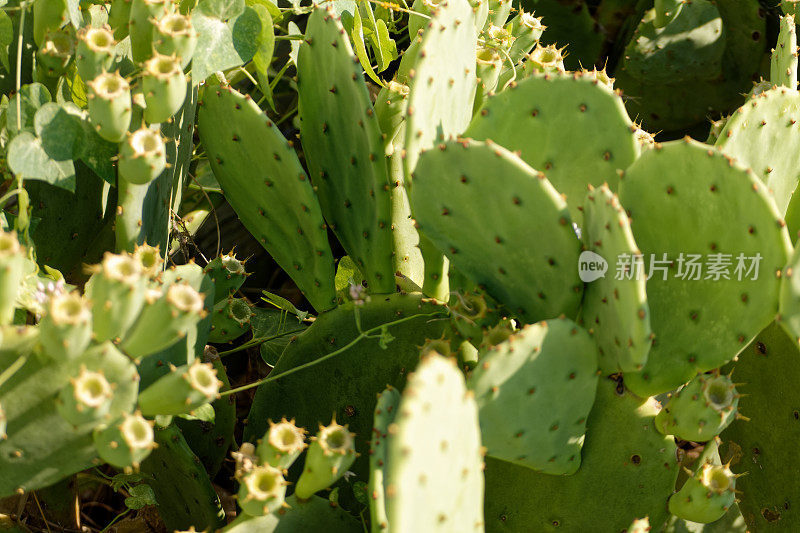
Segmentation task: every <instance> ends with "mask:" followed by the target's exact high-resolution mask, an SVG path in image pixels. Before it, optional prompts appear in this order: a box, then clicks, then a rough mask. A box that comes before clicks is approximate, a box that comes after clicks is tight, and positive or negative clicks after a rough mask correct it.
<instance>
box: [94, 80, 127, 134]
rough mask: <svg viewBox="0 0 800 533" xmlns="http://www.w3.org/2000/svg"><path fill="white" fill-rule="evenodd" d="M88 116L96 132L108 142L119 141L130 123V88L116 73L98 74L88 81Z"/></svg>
mask: <svg viewBox="0 0 800 533" xmlns="http://www.w3.org/2000/svg"><path fill="white" fill-rule="evenodd" d="M88 87H89V91H88V93H89V94H88V100H89V117H90V118H91V119H92V122H93V123H94V124H95V127H96V128H97V133H98V135H100V137H102V138H103V139H105V140H107V141H109V142H121V141H122V140H123V139H125V135H126V134H127V133H128V128H129V127H130V125H131V114H132V109H133V108H132V102H131V89H130V86H129V85H128V82H127V81H125V78H123V77H122V76H120V75H119V74H118V73H110V72H106V73H103V74H100V75H99V76H98V77H96V78H95V79H94V80H92V81H90V82H89V83H88Z"/></svg>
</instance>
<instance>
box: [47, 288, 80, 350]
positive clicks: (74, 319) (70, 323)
mask: <svg viewBox="0 0 800 533" xmlns="http://www.w3.org/2000/svg"><path fill="white" fill-rule="evenodd" d="M39 340H40V342H41V343H42V348H43V349H44V353H45V354H46V355H47V356H48V357H49V358H51V359H54V360H56V361H60V360H63V359H74V358H76V357H78V356H80V355H81V354H82V353H83V352H84V351H85V350H86V348H87V347H88V346H89V343H90V342H91V340H92V313H91V311H90V306H89V304H88V302H86V301H85V300H84V299H83V297H81V295H80V294H78V293H77V292H70V293H61V294H57V295H55V296H53V297H52V298H50V302H49V303H48V306H47V313H46V314H45V315H44V317H42V320H41V321H40V322H39Z"/></svg>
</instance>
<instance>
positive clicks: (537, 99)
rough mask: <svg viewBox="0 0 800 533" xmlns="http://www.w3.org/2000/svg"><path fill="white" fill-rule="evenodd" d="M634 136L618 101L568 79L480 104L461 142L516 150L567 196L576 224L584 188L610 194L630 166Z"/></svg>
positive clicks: (532, 82)
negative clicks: (490, 143)
mask: <svg viewBox="0 0 800 533" xmlns="http://www.w3.org/2000/svg"><path fill="white" fill-rule="evenodd" d="M634 131H635V128H633V124H632V123H631V120H630V119H629V118H628V114H627V112H626V111H625V106H624V105H623V104H622V99H621V98H620V97H619V96H617V95H616V94H614V93H613V92H611V91H610V90H608V89H607V88H606V87H605V86H603V85H602V84H601V83H599V82H598V81H597V80H596V79H593V78H592V77H590V76H584V75H581V74H578V73H575V74H573V75H572V76H533V77H531V78H526V79H524V80H522V81H520V82H519V83H518V84H517V85H516V86H513V87H509V88H508V89H506V90H505V91H503V92H500V93H497V94H496V95H494V96H491V97H489V98H487V99H486V103H485V104H484V105H483V108H482V109H481V110H480V111H479V112H478V113H477V114H476V115H475V118H474V119H473V120H472V123H471V124H470V125H469V128H468V129H467V131H466V132H465V133H464V136H466V137H472V138H474V139H491V140H492V141H494V142H496V143H498V144H501V145H502V146H504V147H505V148H507V149H509V150H511V151H517V150H519V151H520V157H521V158H522V159H523V160H524V161H525V162H526V163H528V164H529V165H530V166H532V167H533V168H535V169H537V170H540V171H542V172H544V173H545V175H546V176H547V179H549V180H550V182H551V183H552V184H553V186H554V187H555V188H556V190H558V192H560V193H563V194H565V195H566V200H567V204H568V205H569V209H570V213H571V214H572V218H573V219H575V220H576V221H578V222H579V221H580V214H579V211H578V207H579V206H580V205H581V203H582V202H583V198H584V196H585V195H586V186H587V185H595V186H600V185H602V184H603V183H604V182H606V183H608V184H609V187H610V188H611V190H612V191H615V190H616V189H617V184H618V183H619V174H618V172H619V171H621V170H624V169H625V168H627V167H628V165H630V164H631V163H632V162H633V160H634V159H635V158H636V156H637V154H638V150H639V149H638V146H637V144H636V140H635V138H634V136H633V132H634ZM579 223H580V222H579Z"/></svg>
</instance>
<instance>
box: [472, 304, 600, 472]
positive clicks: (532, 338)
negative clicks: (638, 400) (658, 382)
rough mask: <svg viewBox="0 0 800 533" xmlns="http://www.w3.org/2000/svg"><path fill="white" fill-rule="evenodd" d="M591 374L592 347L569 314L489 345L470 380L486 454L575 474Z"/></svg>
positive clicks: (594, 384) (594, 360) (593, 387)
mask: <svg viewBox="0 0 800 533" xmlns="http://www.w3.org/2000/svg"><path fill="white" fill-rule="evenodd" d="M597 379H598V378H597V347H596V346H595V344H594V341H593V340H592V338H591V337H590V336H589V334H588V333H587V332H586V331H584V330H583V329H581V328H579V327H578V326H577V325H575V323H573V322H572V321H570V320H566V319H560V320H549V321H547V322H542V323H539V324H533V325H528V326H525V327H524V328H523V329H522V330H521V331H520V332H518V333H514V334H512V335H511V336H510V337H509V338H508V340H506V341H504V342H502V343H500V344H498V345H496V346H494V347H492V348H490V349H489V351H488V353H487V354H486V355H484V357H483V358H482V359H481V361H480V364H479V365H478V367H477V368H475V370H474V371H473V373H472V375H471V376H470V379H469V387H470V389H471V390H473V391H474V392H475V400H476V401H477V403H478V408H479V410H480V422H481V435H482V440H483V445H484V446H486V453H487V455H489V456H491V457H496V458H498V459H502V460H504V461H508V462H511V463H514V464H517V465H522V466H526V467H528V468H532V469H534V470H538V471H541V472H545V473H547V474H573V473H575V472H576V471H577V470H578V468H579V467H580V464H581V447H582V446H583V441H584V434H585V432H586V419H587V417H588V415H589V411H590V409H591V408H592V404H593V403H594V397H595V390H596V389H597Z"/></svg>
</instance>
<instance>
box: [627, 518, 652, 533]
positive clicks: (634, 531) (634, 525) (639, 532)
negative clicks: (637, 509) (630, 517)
mask: <svg viewBox="0 0 800 533" xmlns="http://www.w3.org/2000/svg"><path fill="white" fill-rule="evenodd" d="M649 531H651V529H650V520H649V519H648V518H647V517H644V518H640V519H638V520H634V521H633V522H631V525H630V526H628V529H627V530H626V533H648V532H649Z"/></svg>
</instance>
